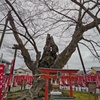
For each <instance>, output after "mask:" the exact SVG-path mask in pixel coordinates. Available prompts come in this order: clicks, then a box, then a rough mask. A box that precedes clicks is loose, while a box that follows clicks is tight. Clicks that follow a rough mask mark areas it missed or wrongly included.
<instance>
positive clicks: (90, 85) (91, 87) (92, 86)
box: [88, 82, 96, 92]
mask: <svg viewBox="0 0 100 100" xmlns="http://www.w3.org/2000/svg"><path fill="white" fill-rule="evenodd" d="M88 89H89V92H95V91H96V82H89V83H88Z"/></svg>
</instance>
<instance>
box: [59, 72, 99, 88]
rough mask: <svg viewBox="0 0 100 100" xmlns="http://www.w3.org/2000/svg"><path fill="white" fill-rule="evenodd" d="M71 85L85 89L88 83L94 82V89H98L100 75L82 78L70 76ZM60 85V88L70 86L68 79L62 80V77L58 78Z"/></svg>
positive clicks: (83, 76)
mask: <svg viewBox="0 0 100 100" xmlns="http://www.w3.org/2000/svg"><path fill="white" fill-rule="evenodd" d="M73 77H74V78H73ZM72 78H73V79H72V80H71V84H72V85H74V86H82V87H87V85H88V82H96V87H97V88H100V74H95V75H82V76H80V75H79V76H78V75H77V76H72ZM60 85H61V86H69V85H70V79H69V78H64V76H61V78H60Z"/></svg>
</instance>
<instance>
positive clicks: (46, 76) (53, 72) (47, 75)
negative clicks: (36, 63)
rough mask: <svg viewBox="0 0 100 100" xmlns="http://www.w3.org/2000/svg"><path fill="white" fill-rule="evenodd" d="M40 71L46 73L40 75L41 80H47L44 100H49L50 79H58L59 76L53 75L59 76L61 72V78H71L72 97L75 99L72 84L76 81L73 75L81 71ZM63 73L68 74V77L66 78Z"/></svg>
mask: <svg viewBox="0 0 100 100" xmlns="http://www.w3.org/2000/svg"><path fill="white" fill-rule="evenodd" d="M40 71H41V72H42V73H45V75H40V78H45V79H46V85H45V98H44V100H48V83H49V79H50V78H57V75H52V74H57V73H58V72H60V73H61V74H62V75H61V78H65V79H67V78H69V79H70V85H69V86H70V97H73V89H72V84H71V81H72V80H73V79H74V76H72V75H73V74H75V73H77V72H78V71H79V70H70V69H67V70H66V69H50V68H40ZM63 73H67V76H64V75H63Z"/></svg>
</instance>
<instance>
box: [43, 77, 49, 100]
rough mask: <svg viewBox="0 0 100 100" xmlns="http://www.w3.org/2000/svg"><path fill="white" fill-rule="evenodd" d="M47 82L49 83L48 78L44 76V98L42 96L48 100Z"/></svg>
mask: <svg viewBox="0 0 100 100" xmlns="http://www.w3.org/2000/svg"><path fill="white" fill-rule="evenodd" d="M48 83H49V79H48V78H46V85H45V98H44V100H48Z"/></svg>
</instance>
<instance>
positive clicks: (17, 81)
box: [4, 75, 33, 87]
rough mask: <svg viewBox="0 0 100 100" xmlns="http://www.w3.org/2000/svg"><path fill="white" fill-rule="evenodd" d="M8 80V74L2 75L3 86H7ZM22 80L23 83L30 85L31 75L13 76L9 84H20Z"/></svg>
mask: <svg viewBox="0 0 100 100" xmlns="http://www.w3.org/2000/svg"><path fill="white" fill-rule="evenodd" d="M8 80H9V76H5V77H4V87H7V83H8ZM23 80H25V84H29V85H32V80H33V76H31V75H20V76H14V77H13V79H12V82H11V83H10V85H11V86H18V85H20V86H22V83H23V82H22V81H23Z"/></svg>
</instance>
